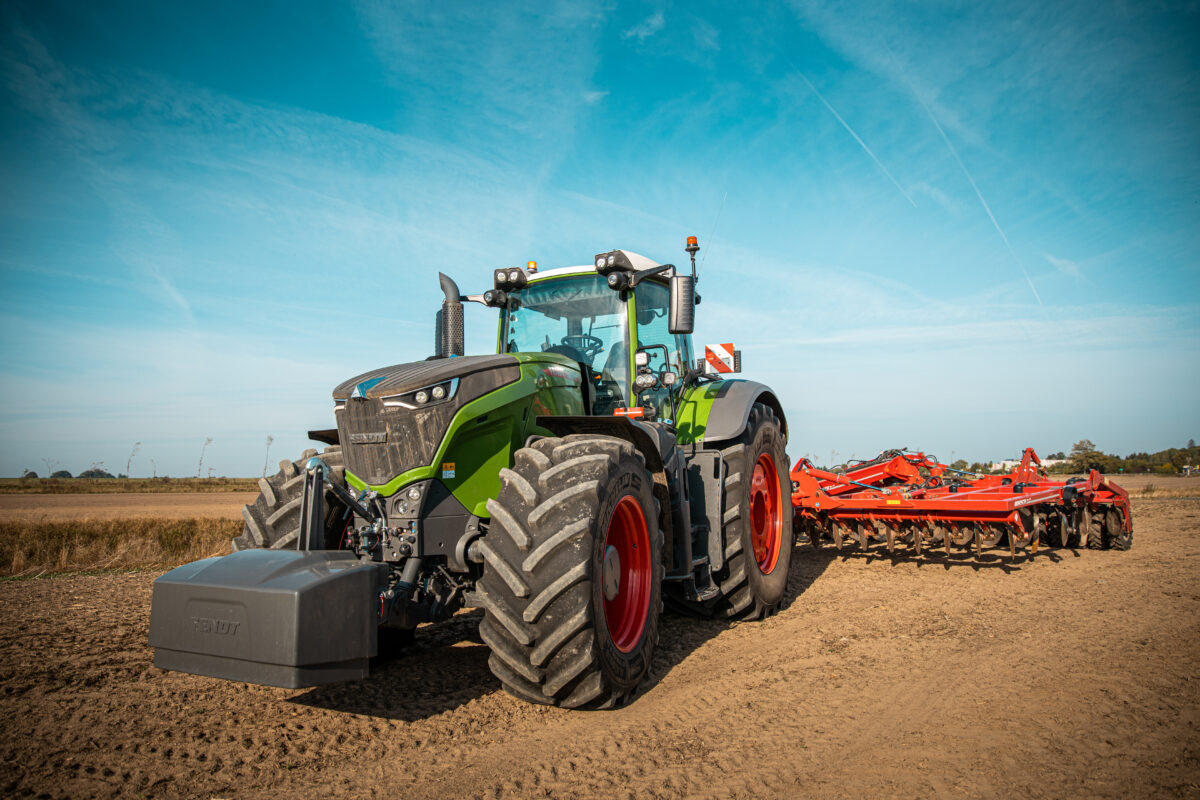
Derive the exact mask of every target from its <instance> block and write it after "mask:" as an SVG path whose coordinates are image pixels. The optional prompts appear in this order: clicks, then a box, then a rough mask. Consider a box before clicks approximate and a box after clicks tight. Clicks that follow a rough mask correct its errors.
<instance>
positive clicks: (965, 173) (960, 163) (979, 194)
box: [917, 97, 1045, 306]
mask: <svg viewBox="0 0 1200 800" xmlns="http://www.w3.org/2000/svg"><path fill="white" fill-rule="evenodd" d="M917 100H918V101H919V102H920V103H921V107H922V108H924V109H925V113H926V114H928V115H929V121H930V122H932V123H933V126H934V127H935V128H937V132H938V133H939V134H940V135H941V137H942V141H943V142H945V143H946V148H947V149H948V150H949V151H950V155H952V156H954V160H955V161H957V162H958V166H959V168H960V169H961V170H962V173H963V176H965V177H966V179H967V182H968V183H970V184H971V188H972V189H973V190H975V196H976V197H978V198H979V204H980V205H981V206H983V210H984V211H986V212H987V216H988V219H990V220H991V221H992V227H994V228H995V229H996V233H998V234H1000V238H1001V239H1003V240H1004V246H1005V247H1007V248H1008V252H1009V254H1010V255H1011V256H1012V257H1013V261H1016V262H1017V267H1018V268H1020V270H1021V274H1022V275H1024V276H1025V283H1027V284H1029V291H1031V292H1033V296H1034V298H1035V299H1036V300H1037V303H1038V305H1039V306H1044V305H1045V303H1043V302H1042V296H1041V295H1040V294H1038V290H1037V287H1035V286H1034V285H1033V281H1032V280H1031V279H1030V277H1029V272H1028V271H1027V270H1026V269H1025V265H1024V264H1023V263H1021V257H1020V256H1018V255H1017V251H1016V250H1014V249H1013V246H1012V242H1010V241H1009V240H1008V234H1007V233H1005V232H1004V229H1003V228H1001V227H1000V223H999V222H998V221H997V220H996V215H995V214H993V213H992V207H991V206H989V205H988V201H987V200H985V199H984V197H983V192H981V191H979V185H978V184H976V183H975V179H974V178H972V177H971V173H970V171H969V170H968V169H967V165H966V164H964V163H963V160H962V158H960V157H959V155H958V150H956V149H955V147H954V145H953V144H951V143H950V137H948V136H947V135H946V131H944V130H943V129H942V126H941V124H939V123H938V121H937V117H935V116H934V115H933V111H932V110H931V109H930V108H929V106H927V105H925V101H924V100H921V98H920V97H918V98H917Z"/></svg>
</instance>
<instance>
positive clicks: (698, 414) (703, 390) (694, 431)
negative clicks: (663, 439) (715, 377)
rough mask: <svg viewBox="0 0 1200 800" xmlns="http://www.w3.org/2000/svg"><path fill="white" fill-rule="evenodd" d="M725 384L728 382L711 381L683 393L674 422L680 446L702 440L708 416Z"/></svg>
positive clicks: (691, 387) (690, 387)
mask: <svg viewBox="0 0 1200 800" xmlns="http://www.w3.org/2000/svg"><path fill="white" fill-rule="evenodd" d="M727 383H729V381H711V382H709V383H701V384H697V385H694V386H689V387H688V388H687V389H686V390H685V391H684V393H683V396H682V397H681V398H680V400H679V419H677V420H675V434H676V437H677V438H678V440H679V443H680V444H693V443H695V442H700V441H703V440H704V431H705V429H706V428H707V427H708V415H709V414H710V413H711V412H712V407H713V404H714V403H715V402H716V401H717V398H718V396H719V395H720V394H721V390H722V388H723V387H724V386H725V384H727Z"/></svg>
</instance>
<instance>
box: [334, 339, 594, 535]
mask: <svg viewBox="0 0 1200 800" xmlns="http://www.w3.org/2000/svg"><path fill="white" fill-rule="evenodd" d="M511 355H513V356H514V357H515V358H516V359H517V361H518V362H519V364H520V370H521V377H520V378H518V379H517V381H516V382H515V383H510V384H508V385H507V386H502V387H500V388H499V389H497V390H496V391H494V392H491V393H489V394H486V395H484V396H483V397H480V398H478V399H476V400H472V401H471V402H470V403H467V404H466V405H464V406H463V407H462V408H461V409H459V411H458V413H457V414H455V415H454V419H452V420H451V421H450V427H449V429H448V430H447V431H446V436H445V437H444V438H443V439H442V443H441V445H440V446H439V447H438V450H437V454H436V455H435V456H434V458H433V463H432V464H431V465H430V466H427V467H417V468H415V469H410V470H409V471H407V472H403V473H401V474H400V475H397V476H396V477H395V478H393V479H392V480H390V481H388V482H387V483H386V484H383V485H382V486H368V485H367V484H366V483H365V482H364V481H363V480H362V479H361V478H359V477H358V476H357V475H354V474H353V473H351V472H350V471H348V470H347V472H346V482H347V483H348V484H350V485H351V486H353V487H354V488H356V489H358V490H360V491H361V490H363V489H364V488H370V489H372V490H374V491H376V492H379V494H381V495H383V496H385V497H387V496H391V495H393V494H395V493H396V492H398V491H399V490H400V489H401V488H403V487H405V486H407V485H408V484H410V483H413V482H415V481H421V480H428V479H430V478H437V479H438V480H440V481H441V482H442V483H443V484H445V486H446V488H447V489H449V490H450V492H451V493H452V494H453V495H454V496H455V497H456V498H457V499H458V501H459V502H460V503H462V504H463V506H465V507H466V509H467V510H468V511H470V512H471V513H472V514H474V515H476V516H478V517H490V516H491V515H490V514H489V513H488V510H487V501H488V500H489V499H490V498H493V497H495V496H496V495H497V494H499V493H500V470H501V469H503V468H504V467H507V466H510V465H511V464H512V458H513V453H515V452H516V451H517V450H518V449H519V448H520V447H522V446H523V445H524V444H525V440H526V439H527V438H529V436H531V435H533V434H539V435H542V436H549V435H551V433H550V431H547V430H544V429H542V428H539V427H537V425H536V419H537V417H538V415H548V416H571V415H580V414H583V413H584V410H583V399H582V395H581V393H580V389H579V386H580V382H581V381H582V380H583V376H582V375H581V374H580V372H579V365H578V364H576V363H575V362H574V361H572V360H571V359H570V358H568V357H566V356H562V355H558V354H556V353H512V354H511Z"/></svg>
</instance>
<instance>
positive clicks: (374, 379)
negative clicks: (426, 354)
mask: <svg viewBox="0 0 1200 800" xmlns="http://www.w3.org/2000/svg"><path fill="white" fill-rule="evenodd" d="M504 367H509V368H510V369H511V370H516V369H517V359H515V358H514V357H512V356H509V355H500V356H462V357H460V358H439V359H435V360H433V361H414V362H412V363H409V364H396V365H394V366H391V367H383V368H381V369H374V370H371V371H370V372H364V373H363V374H362V375H357V376H355V377H353V378H351V379H350V380H348V381H345V382H343V383H341V384H338V387H337V388H336V389H334V390H333V399H334V400H349V399H350V398H351V397H363V398H379V397H392V396H395V395H402V394H407V393H409V392H415V391H417V390H418V389H422V388H425V387H429V386H435V385H437V384H439V383H444V382H446V381H449V380H453V379H455V378H459V379H462V378H465V377H466V376H468V375H472V374H475V373H477V372H485V371H489V370H494V369H500V368H504ZM516 378H517V375H516V373H515V372H513V373H512V377H511V380H508V381H505V383H511V382H512V381H513V380H516ZM502 385H503V384H502Z"/></svg>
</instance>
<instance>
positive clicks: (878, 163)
mask: <svg viewBox="0 0 1200 800" xmlns="http://www.w3.org/2000/svg"><path fill="white" fill-rule="evenodd" d="M792 69H793V70H795V71H796V74H797V75H799V76H800V80H802V81H804V82H805V83H806V84H808V88H809V89H812V93H813V94H815V95H816V96H817V99H818V100H820V101H821V102H822V103H824V104H825V107H826V108H828V109H829V113H830V114H833V116H835V117H836V118H837V121H838V122H840V123H842V127H843V128H845V129H846V130H847V131H848V132H849V133H850V135H851V136H853V137H854V141H856V142H858V145H859V147H861V148H862V149H863V150H864V151H866V154H867V155H869V156H870V157H871V160H872V161H874V162H875V166H877V167H879V169H881V170H882V171H883V174H884V175H887V176H888V180H890V181H891V182H892V183H893V184H895V186H896V188H897V189H899V190H900V194H902V195H904V199H905V200H907V201H908V202H909V203H910V204H911V205H912V207H913V208H916V207H917V204H916V203H914V202H913V199H912V198H911V197H909V196H908V192H906V191H904V187H903V186H901V185H900V182H899V181H897V180H896V178H895V177H894V176H893V175H892V173H890V172H888V168H887V167H885V166H884V165H883V162H882V161H880V160H879V159H878V158H877V157H876V156H875V154H874V153H873V152H871V148H869V147H867V143H866V142H864V141H863V140H862V137H861V136H859V135H858V134H857V133H855V132H854V128H851V127H850V124H849V123H848V122H846V120H844V119H842V115H841V114H839V113H838V112H837V110H836V109H835V108H834V107H833V106H831V105H829V101H828V100H826V99H825V97H824V96H823V95H822V94H821V93H820V92H818V91H817V87H816V86H813V84H812V81H810V80H809V79H808V78H807V77H805V75H804V73H803V72H801V71H800V70H798V69H796V65H795V64H792Z"/></svg>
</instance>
